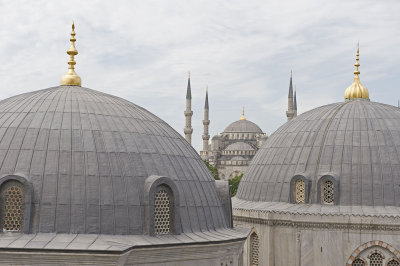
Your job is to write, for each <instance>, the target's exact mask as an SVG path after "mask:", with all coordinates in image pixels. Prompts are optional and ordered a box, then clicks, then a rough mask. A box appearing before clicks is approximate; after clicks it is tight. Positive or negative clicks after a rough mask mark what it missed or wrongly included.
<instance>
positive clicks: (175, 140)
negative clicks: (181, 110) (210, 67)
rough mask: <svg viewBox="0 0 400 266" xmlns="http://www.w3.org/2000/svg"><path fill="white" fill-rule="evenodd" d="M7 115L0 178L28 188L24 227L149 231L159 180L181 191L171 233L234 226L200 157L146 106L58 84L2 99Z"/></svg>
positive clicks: (0, 114)
mask: <svg viewBox="0 0 400 266" xmlns="http://www.w3.org/2000/svg"><path fill="white" fill-rule="evenodd" d="M0 120H1V122H0V135H1V140H0V149H1V153H0V154H1V162H2V164H1V168H0V172H1V177H2V178H1V182H2V183H3V182H5V181H7V180H8V181H9V180H13V179H16V180H17V181H21V183H23V184H29V185H28V186H26V192H27V195H26V196H27V197H28V195H31V199H29V198H27V199H26V201H25V207H26V209H25V211H24V216H25V218H24V221H28V222H24V223H25V224H24V229H23V231H24V232H29V233H38V232H45V233H49V232H57V233H96V234H130V235H135V234H147V233H148V232H149V230H148V226H149V225H151V223H152V222H151V221H152V219H151V214H149V210H151V208H152V203H151V198H150V195H149V193H152V185H154V184H161V185H162V184H167V185H168V187H169V189H170V190H171V192H172V193H173V194H174V195H173V197H172V198H170V200H171V201H175V202H173V203H171V204H174V206H175V211H174V213H171V215H174V217H173V218H172V221H174V222H175V226H176V227H175V228H174V229H171V230H175V232H196V231H200V230H202V231H204V230H211V229H212V230H214V229H218V228H227V227H229V220H228V219H227V217H226V216H225V215H224V211H225V210H224V209H223V207H222V204H221V200H220V198H219V194H218V193H217V189H216V184H215V181H214V179H213V177H212V176H211V174H210V172H209V171H208V170H207V168H206V166H205V165H204V163H203V162H202V160H201V158H200V156H198V154H197V153H196V151H195V150H194V149H193V148H192V147H191V146H190V145H189V144H188V143H187V142H186V141H185V140H184V139H183V138H182V137H181V136H180V135H179V134H178V133H177V132H176V131H175V130H173V129H172V128H171V127H170V126H169V125H168V124H167V123H165V122H164V121H162V120H161V119H160V118H158V117H157V116H155V115H153V114H151V113H150V112H148V111H147V110H145V109H144V108H142V107H140V106H137V105H135V104H133V103H131V102H129V101H127V100H124V99H121V98H118V97H115V96H111V95H108V94H105V93H101V92H98V91H94V90H91V89H88V88H83V87H80V86H59V87H53V88H49V89H45V90H39V91H34V92H30V93H25V94H21V95H18V96H15V97H11V98H8V99H6V100H3V101H1V102H0ZM149 198H150V200H149ZM30 200H31V202H30ZM153 203H154V202H153ZM29 206H31V207H30V208H28V207H29ZM153 207H154V206H153ZM149 208H150V209H149ZM175 218H176V219H177V220H174V219H175ZM171 227H173V226H172V225H171ZM150 231H151V230H150ZM146 232H147V233H146Z"/></svg>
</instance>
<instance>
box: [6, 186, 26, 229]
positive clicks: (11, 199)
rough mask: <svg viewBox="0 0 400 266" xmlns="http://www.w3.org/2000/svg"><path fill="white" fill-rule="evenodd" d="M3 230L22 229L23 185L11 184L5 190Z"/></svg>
mask: <svg viewBox="0 0 400 266" xmlns="http://www.w3.org/2000/svg"><path fill="white" fill-rule="evenodd" d="M3 193H4V195H3V199H4V203H3V204H4V210H3V215H4V224H3V231H21V226H22V217H23V215H22V214H23V207H22V205H23V202H22V187H21V186H18V185H12V186H9V187H8V188H6V189H5V190H4V192H3Z"/></svg>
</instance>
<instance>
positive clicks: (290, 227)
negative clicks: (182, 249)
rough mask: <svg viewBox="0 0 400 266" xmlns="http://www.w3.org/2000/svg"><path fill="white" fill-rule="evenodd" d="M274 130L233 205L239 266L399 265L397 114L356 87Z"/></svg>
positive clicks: (357, 83)
mask: <svg viewBox="0 0 400 266" xmlns="http://www.w3.org/2000/svg"><path fill="white" fill-rule="evenodd" d="M355 66H356V70H355V72H354V74H355V77H354V82H353V84H351V85H350V86H349V87H348V88H347V89H346V91H345V101H344V102H338V103H333V104H329V105H326V106H321V107H319V108H316V109H313V110H311V111H308V112H305V113H303V114H301V115H299V116H298V117H295V118H293V119H292V120H290V121H289V122H287V123H286V124H284V125H283V126H282V127H280V128H279V129H278V130H277V131H276V132H275V133H273V134H272V135H271V136H270V138H269V139H268V140H267V141H266V143H265V144H264V146H263V147H262V148H261V149H260V150H259V152H258V153H257V155H256V156H255V158H254V159H253V161H252V163H251V165H250V166H249V168H248V170H247V171H246V174H245V175H244V177H243V178H242V181H241V183H240V186H239V189H238V193H237V196H236V198H234V200H233V214H234V223H235V225H238V226H244V227H248V228H249V229H251V230H252V232H251V234H250V236H249V238H248V240H247V242H246V245H245V260H244V265H265V266H272V265H274V266H284V265H285V266H286V265H297V266H299V265H326V266H328V265H329V266H337V265H346V266H395V265H400V237H399V236H400V201H399V199H400V111H399V108H397V107H395V106H390V105H386V104H382V103H377V102H372V101H370V100H369V92H368V90H367V89H366V88H365V87H364V86H363V85H362V84H361V82H360V78H359V75H360V71H359V66H360V65H359V52H358V51H357V60H356V64H355Z"/></svg>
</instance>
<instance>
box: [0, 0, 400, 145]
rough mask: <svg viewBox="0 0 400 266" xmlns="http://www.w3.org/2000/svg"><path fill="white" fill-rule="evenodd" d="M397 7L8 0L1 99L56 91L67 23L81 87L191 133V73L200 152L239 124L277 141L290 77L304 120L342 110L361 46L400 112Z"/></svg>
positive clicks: (383, 96) (364, 61) (1, 4)
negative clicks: (206, 137)
mask: <svg viewBox="0 0 400 266" xmlns="http://www.w3.org/2000/svg"><path fill="white" fill-rule="evenodd" d="M399 14H400V1H398V0H393V1H389V0H385V1H369V0H362V1H350V0H345V1H339V0H335V1H320V0H318V1H317V0H315V1H313V0H307V1H305V0H302V1H282V0H281V1H256V0H254V1H243V0H240V1H218V0H213V1H211V0H204V1H190V0H180V1H167V0H163V1H150V0H146V1H143V0H141V1H132V0H126V1H40V0H35V1H32V0H30V1H2V0H0V60H1V62H0V84H1V85H0V88H1V89H0V98H1V99H4V98H7V97H10V96H12V95H16V94H19V93H23V92H28V91H32V90H37V89H43V88H47V87H52V86H57V85H59V82H60V78H61V76H62V75H63V74H64V73H65V72H66V71H67V61H68V56H67V54H66V53H65V51H66V50H67V49H68V47H69V34H70V32H71V22H72V20H74V21H75V25H76V34H77V35H76V38H77V43H76V47H77V49H78V51H79V55H78V56H77V57H76V61H77V66H76V72H77V73H78V74H79V75H80V76H81V78H82V86H84V87H88V88H91V89H95V90H99V91H103V92H106V93H110V94H113V95H116V96H120V97H122V98H126V99H128V100H130V101H132V102H134V103H136V104H139V105H141V106H143V107H145V108H146V109H148V110H149V111H151V112H152V113H154V114H156V115H157V116H159V117H161V118H162V119H164V120H165V121H166V122H168V123H169V124H170V125H171V126H172V127H174V128H175V129H176V130H177V131H178V132H179V133H181V134H183V127H184V121H185V120H184V115H183V111H184V109H185V94H186V85H187V73H188V71H190V72H191V77H192V79H191V81H192V96H193V102H192V106H193V107H192V108H193V111H194V115H193V121H192V123H193V128H194V135H193V145H194V147H195V148H196V149H197V150H200V149H201V134H202V130H203V128H202V119H203V107H204V96H205V88H206V86H207V85H208V87H209V97H210V98H209V101H210V119H211V125H210V134H211V135H214V134H216V133H220V132H222V131H223V130H224V128H225V127H226V126H228V124H230V123H231V122H233V121H236V120H238V119H239V118H240V115H241V109H242V106H243V105H244V106H245V113H246V117H247V118H248V120H251V121H253V122H255V123H257V124H258V125H259V126H260V127H261V128H262V129H263V130H264V131H265V132H267V133H268V135H270V134H271V133H273V131H275V130H276V129H277V128H278V127H279V126H280V125H282V124H283V123H284V122H285V121H286V116H285V110H286V108H287V92H288V85H289V76H290V70H291V69H292V70H293V80H294V83H295V84H296V86H297V91H298V94H297V96H298V109H299V112H300V113H301V112H305V111H307V110H309V109H312V108H314V107H317V106H320V105H323V104H328V103H332V102H337V101H343V93H344V90H345V89H346V88H347V87H348V86H349V85H350V84H351V83H352V81H353V76H354V75H353V71H354V66H353V65H354V61H355V52H356V48H357V42H358V41H360V64H361V67H360V70H361V76H360V78H361V82H362V83H363V85H364V86H366V87H367V88H368V89H369V93H370V97H371V100H372V101H378V102H383V103H387V104H392V105H397V101H398V99H399V98H400V95H399V82H400V78H399V74H400V68H399V62H400V52H399V47H400V15H399Z"/></svg>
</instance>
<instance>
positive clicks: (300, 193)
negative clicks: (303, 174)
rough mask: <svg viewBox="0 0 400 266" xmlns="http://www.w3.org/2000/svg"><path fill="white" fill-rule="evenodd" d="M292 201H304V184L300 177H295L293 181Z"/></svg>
mask: <svg viewBox="0 0 400 266" xmlns="http://www.w3.org/2000/svg"><path fill="white" fill-rule="evenodd" d="M294 201H295V203H305V202H306V184H305V182H304V180H302V179H297V180H296V181H295V183H294Z"/></svg>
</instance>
